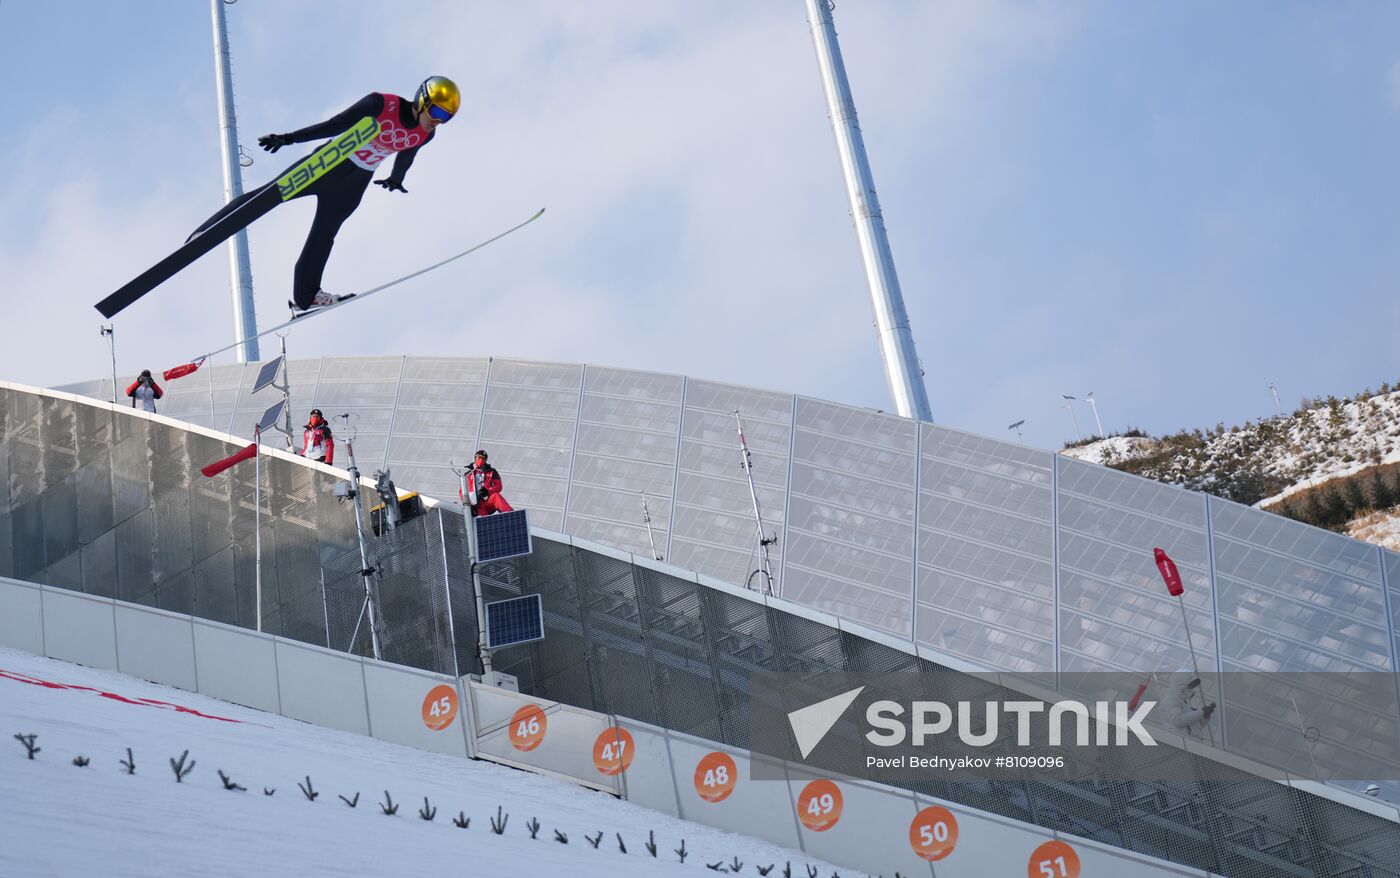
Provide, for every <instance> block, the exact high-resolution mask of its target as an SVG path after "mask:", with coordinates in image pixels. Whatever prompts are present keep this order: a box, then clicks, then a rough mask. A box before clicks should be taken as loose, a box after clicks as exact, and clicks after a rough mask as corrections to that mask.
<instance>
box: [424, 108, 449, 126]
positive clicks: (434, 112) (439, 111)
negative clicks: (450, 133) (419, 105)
mask: <svg viewBox="0 0 1400 878" xmlns="http://www.w3.org/2000/svg"><path fill="white" fill-rule="evenodd" d="M428 116H430V117H431V118H433V119H435V120H437V121H438V122H439V123H441V122H450V121H452V114H451V113H449V112H447V111H446V110H444V109H443V108H442V107H439V106H438V105H437V104H428Z"/></svg>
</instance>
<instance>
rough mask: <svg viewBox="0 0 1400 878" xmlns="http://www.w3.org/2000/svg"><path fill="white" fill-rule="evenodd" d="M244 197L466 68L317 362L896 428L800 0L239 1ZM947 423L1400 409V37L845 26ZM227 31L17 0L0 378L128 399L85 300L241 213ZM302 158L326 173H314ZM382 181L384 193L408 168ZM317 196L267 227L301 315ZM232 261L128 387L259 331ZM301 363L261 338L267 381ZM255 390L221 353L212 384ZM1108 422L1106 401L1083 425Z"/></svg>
mask: <svg viewBox="0 0 1400 878" xmlns="http://www.w3.org/2000/svg"><path fill="white" fill-rule="evenodd" d="M225 9H226V11H227V15H228V22H229V37H230V43H231V54H232V62H233V77H234V85H235V90H236V95H237V112H238V124H239V131H240V135H241V137H240V139H241V142H242V143H243V144H244V149H245V150H246V151H247V152H248V153H249V154H251V156H252V157H253V159H254V163H253V164H252V165H251V166H250V167H248V168H245V169H244V171H243V173H244V182H245V186H246V187H248V188H252V187H254V186H257V185H260V184H262V183H264V182H266V181H267V180H269V179H272V178H273V177H274V176H276V175H277V174H278V172H280V171H281V170H282V169H283V168H284V167H285V166H287V165H289V164H291V162H292V161H294V160H295V159H296V158H297V157H299V156H300V155H302V154H304V153H305V152H309V151H310V150H311V148H312V147H313V146H314V144H307V145H304V146H303V145H298V146H297V147H293V148H292V150H291V151H292V154H291V155H290V156H289V155H288V152H287V151H286V150H284V151H283V152H281V153H279V154H278V155H277V156H270V155H267V154H265V153H263V152H261V151H260V150H259V149H258V148H257V146H256V139H257V137H258V136H259V135H261V134H266V133H270V132H285V131H290V130H294V129H296V128H300V127H303V126H305V125H308V124H311V123H314V122H318V121H321V120H323V119H325V118H327V117H329V116H330V115H332V114H334V113H335V112H338V111H339V110H341V109H344V108H345V107H346V106H348V105H350V104H351V103H353V102H354V101H355V100H356V99H358V98H359V97H361V96H363V95H364V94H366V93H368V92H370V91H390V92H396V93H399V94H409V95H411V94H412V91H413V90H414V89H415V88H416V86H417V84H418V83H419V82H420V81H421V80H422V79H423V78H424V77H425V76H428V75H430V74H443V75H447V76H450V77H452V78H453V79H455V80H456V81H457V82H458V84H459V85H460V86H461V88H462V93H463V107H462V110H461V112H460V113H459V114H458V116H457V118H455V119H454V120H453V121H452V122H450V123H449V124H448V125H447V126H446V127H444V128H442V129H441V130H440V134H439V136H438V137H437V138H435V139H434V141H433V143H432V144H430V145H429V146H428V147H427V148H425V149H424V150H423V151H422V152H421V153H420V154H419V157H418V161H417V162H416V163H415V165H414V167H413V168H412V170H411V171H410V172H409V174H408V177H407V179H406V181H405V185H406V186H407V188H408V190H409V191H408V194H407V195H401V194H394V193H389V192H386V191H383V190H381V189H379V188H377V187H371V190H370V191H368V192H367V193H366V194H365V199H364V203H363V204H362V206H361V207H360V209H359V211H358V212H357V213H356V214H355V215H354V216H353V217H352V218H351V219H350V220H349V221H348V222H347V223H346V225H345V227H344V228H343V229H342V231H341V233H340V236H339V238H338V239H337V242H336V247H335V251H334V252H333V253H332V256H331V260H330V264H329V266H328V268H327V271H326V275H325V287H326V288H327V289H328V290H330V291H332V292H338V293H345V292H353V291H356V290H363V289H366V288H369V287H372V286H376V285H378V284H379V283H382V282H384V281H385V280H388V279H390V278H393V277H396V276H399V275H403V274H407V273H409V272H411V271H415V270H417V269H418V268H421V267H423V266H425V265H427V264H429V263H431V262H435V261H437V260H438V259H441V258H443V257H445V256H448V255H451V254H453V253H456V252H458V251H459V250H462V249H465V248H466V247H468V246H470V245H471V244H473V243H476V242H477V241H479V240H482V239H484V238H487V237H490V236H491V235H493V234H495V233H496V232H498V231H501V230H502V229H504V228H506V227H509V226H511V225H514V224H515V223H517V222H519V221H521V220H523V219H525V218H526V217H528V216H529V215H530V214H531V213H533V212H534V211H535V210H536V209H538V208H540V207H545V208H547V211H548V212H547V213H546V214H545V216H544V218H543V219H541V220H540V221H539V222H537V223H535V224H534V225H532V226H531V227H529V228H527V229H525V230H522V231H521V232H519V233H517V234H516V235H513V236H511V237H510V238H508V239H506V240H504V241H501V242H499V243H497V244H493V245H492V246H491V247H490V248H487V249H486V250H483V251H481V252H479V253H477V254H473V255H472V256H470V257H468V258H467V259H464V260H461V261H459V262H456V263H453V264H452V265H450V266H448V267H445V268H443V269H441V270H439V271H437V272H434V273H432V274H430V275H427V276H425V277H422V278H420V279H416V280H414V281H410V282H409V283H406V284H404V285H402V286H400V287H396V288H394V289H393V290H392V291H388V292H385V293H383V294H381V295H379V296H376V297H375V298H374V299H371V300H369V301H366V302H364V303H362V304H356V305H355V306H354V307H351V308H346V309H342V310H341V311H339V312H338V313H336V314H333V315H326V316H325V317H324V318H318V319H317V320H314V321H311V322H309V323H307V324H306V325H305V326H303V327H297V328H296V329H295V331H294V332H293V333H292V334H291V336H290V337H289V338H288V353H289V355H290V356H291V357H292V358H294V359H296V358H309V357H319V356H323V355H335V356H345V355H357V354H363V355H372V354H404V353H410V354H415V355H422V356H496V357H521V358H527V359H540V360H554V361H560V362H574V363H577V362H586V363H591V364H597V365H603V366H618V367H626V368H637V369H650V370H654V371H659V372H669V373H675V374H686V375H691V376H694V377H698V378H706V379H713V380H719V381H726V382H733V383H738V384H746V385H752V386H757V387H763V388H770V389H777V390H783V391H789V392H796V393H801V394H804V395H809V396H813V397H817V398H822V399H830V400H836V401H839V402H843V403H848V404H852V405H859V406H868V407H870V408H875V409H882V410H893V404H892V402H891V395H890V391H889V387H888V385H887V383H886V379H885V374H884V368H883V365H882V364H881V362H880V359H879V353H878V348H877V340H876V335H875V331H874V328H873V325H872V310H871V305H870V301H869V293H868V290H867V287H866V284H865V278H864V273H863V270H862V266H861V263H860V258H859V252H858V250H857V246H856V238H855V234H854V232H853V229H852V225H851V220H850V212H849V205H848V203H847V201H846V196H845V187H844V183H843V180H842V178H841V173H840V166H839V161H838V156H837V153H836V147H835V140H834V138H833V136H832V131H831V126H830V123H829V121H828V119H827V113H826V105H825V100H824V98H823V95H822V90H821V83H820V79H819V75H818V70H817V66H816V57H815V53H814V51H813V47H812V40H811V35H810V30H809V28H808V25H807V22H806V17H805V8H804V5H803V4H802V3H801V2H798V0H782V2H779V0H766V2H759V3H755V2H751V0H750V2H740V0H712V2H709V3H706V4H702V5H699V6H697V5H696V4H694V3H682V2H672V0H663V2H654V3H636V2H624V0H597V2H590V3H586V4H584V3H564V2H557V0H555V2H548V0H537V2H531V0H519V2H514V3H510V4H501V3H487V2H465V0H455V2H440V3H434V2H412V0H406V2H402V3H399V4H396V5H395V6H394V8H393V9H392V10H391V11H389V12H387V13H386V12H385V11H384V8H383V7H382V4H371V3H362V2H357V0H334V2H332V0H299V2H293V3H272V2H268V0H239V2H237V3H234V4H230V5H226V6H225ZM834 15H835V20H836V25H837V30H838V34H839V39H840V43H841V50H842V53H843V55H844V58H845V62H846V67H847V71H848V73H849V76H850V82H851V88H852V91H853V94H854V98H855V102H856V107H857V110H858V113H859V119H860V123H861V128H862V132H863V135H864V138H865V143H866V147H867V150H868V153H869V158H870V162H871V166H872V169H873V173H874V177H875V182H876V185H877V187H878V191H879V198H880V204H881V207H882V210H883V217H884V222H885V225H886V228H887V229H888V233H889V240H890V245H891V250H892V252H893V255H894V260H895V265H896V268H897V270H898V274H899V278H900V283H901V287H902V289H903V293H904V298H905V303H906V307H907V310H908V313H909V317H910V322H911V326H912V329H913V334H914V339H915V343H916V346H917V349H918V353H919V356H920V359H921V361H922V364H923V367H924V370H925V373H926V377H925V382H926V386H927V389H928V395H929V399H930V403H931V406H932V411H933V416H934V420H935V421H936V422H939V423H942V424H945V425H947V426H950V427H957V428H960V429H965V430H970V431H973V432H976V433H981V434H984V435H988V436H993V437H998V438H1010V439H1014V438H1016V437H1015V434H1014V433H1011V432H1009V431H1008V425H1009V424H1010V423H1012V422H1013V421H1017V420H1021V419H1024V420H1025V425H1024V427H1022V431H1023V434H1024V440H1025V441H1026V442H1027V443H1028V444H1032V445H1035V446H1038V447H1042V448H1058V447H1059V446H1060V445H1061V444H1062V443H1063V442H1065V441H1067V440H1073V439H1074V438H1075V435H1076V433H1075V424H1074V422H1073V421H1072V419H1071V412H1070V411H1066V410H1065V409H1063V408H1061V407H1060V406H1061V405H1062V402H1063V401H1062V400H1061V399H1060V394H1071V395H1074V396H1077V397H1079V398H1080V399H1081V400H1082V399H1083V398H1084V397H1085V396H1086V395H1087V394H1088V393H1089V392H1090V391H1092V392H1093V393H1094V396H1095V399H1096V401H1097V402H1098V413H1099V415H1100V417H1101V419H1102V422H1103V427H1104V430H1105V431H1106V432H1112V431H1118V430H1124V429H1127V428H1129V427H1136V428H1140V429H1143V430H1146V431H1148V432H1150V433H1154V434H1155V433H1163V432H1170V431H1175V430H1177V429H1180V428H1183V427H1185V428H1192V427H1203V428H1204V427H1210V426H1213V425H1215V424H1216V423H1217V422H1224V423H1225V424H1226V425H1229V424H1233V423H1240V424H1242V423H1244V421H1245V420H1246V419H1250V418H1259V417H1262V416H1267V415H1270V414H1272V413H1273V411H1274V402H1273V398H1272V397H1271V395H1270V392H1269V384H1270V383H1271V382H1273V383H1275V384H1276V385H1277V387H1278V392H1279V396H1280V398H1281V400H1282V404H1283V406H1284V408H1285V410H1289V409H1291V408H1293V407H1294V406H1296V405H1297V404H1298V402H1299V401H1300V399H1301V398H1303V397H1304V396H1314V397H1315V396H1326V395H1328V394H1336V395H1338V396H1341V395H1345V394H1351V393H1354V392H1357V391H1360V390H1361V389H1363V388H1365V387H1372V388H1375V387H1378V386H1379V385H1380V384H1381V383H1382V382H1386V381H1389V382H1392V383H1395V382H1396V381H1397V380H1400V354H1397V348H1396V344H1395V339H1396V337H1397V330H1400V297H1398V296H1396V295H1395V280H1394V279H1395V278H1396V277H1397V276H1400V271H1397V269H1400V246H1397V245H1400V240H1398V239H1400V169H1397V163H1396V161H1395V156H1396V155H1397V154H1400V150H1398V149H1397V146H1400V143H1397V140H1400V48H1397V45H1400V42H1397V39H1396V37H1397V35H1400V6H1397V5H1395V4H1388V3H1375V2H1335V3H1329V4H1316V3H1307V2H1286V0H1280V2H1272V0H1271V2H1263V0H1245V2H1239V3H1233V4H1208V3H1204V2H1190V3H1180V2H1169V0H1157V2H1147V0H1144V2H1140V3H1131V4H1125V3H1116V2H1110V0H1104V2H1091V0H1081V2H1070V3H1058V4H1050V3H1023V2H1003V0H968V2H961V0H864V2H861V3H854V2H851V3H847V2H840V3H838V5H837V6H836V9H835V13H834ZM211 34H212V31H211V26H210V9H209V4H207V3H195V2H185V3H171V2H165V3H156V2H146V3H99V2H96V0H81V2H66V3H48V2H37V0H18V2H17V0H7V2H0V81H4V82H5V83H6V84H7V87H8V89H9V92H10V94H11V95H12V96H13V97H12V100H14V101H16V102H17V103H18V104H19V105H20V107H17V108H16V109H18V110H20V112H19V113H18V114H13V115H12V120H13V121H12V126H13V127H11V128H10V129H9V130H8V131H7V133H6V136H4V137H3V138H0V193H3V194H2V195H0V266H2V267H3V268H2V269H0V302H3V303H4V318H3V326H4V328H5V332H4V337H5V343H4V344H3V345H0V378H3V379H5V380H10V381H16V382H20V383H27V384H34V385H40V386H54V385H60V384H64V383H69V382H75V381H81V380H85V379H90V378H96V377H101V376H103V375H106V374H109V373H110V370H111V362H110V357H109V351H108V347H107V341H106V340H105V339H104V338H103V337H102V336H101V334H100V333H99V327H100V326H102V325H103V324H104V321H103V319H102V318H101V316H100V315H99V314H98V313H97V311H95V310H94V309H93V307H92V305H93V304H94V303H95V302H97V301H98V300H99V299H101V298H102V297H104V296H106V295H107V294H108V293H110V292H111V291H113V290H115V289H116V288H117V287H119V286H121V285H122V284H123V283H125V282H126V281H127V280H129V279H131V278H132V277H134V276H135V275H136V274H138V273H139V272H140V271H142V270H144V269H145V268H146V267H148V266H149V265H151V264H153V263H154V262H156V261H158V260H159V259H160V258H161V257H163V256H164V255H166V254H167V253H168V252H169V251H171V250H173V249H174V248H175V247H177V246H178V245H179V244H180V243H181V242H182V241H183V240H184V238H185V237H186V236H187V235H188V234H189V232H190V231H191V230H193V229H194V227H196V226H197V225H198V224H199V223H200V222H202V221H203V220H204V219H205V218H206V217H207V216H208V215H209V214H211V213H213V212H214V210H216V209H217V208H218V207H219V205H220V204H221V203H222V198H223V180H222V176H221V170H220V163H219V162H220V147H219V141H218V135H219V131H218V110H217V103H216V92H215V82H214V56H213V48H212V36H211ZM298 150H300V152H299V151H298ZM381 176H382V175H381ZM313 210H314V206H313V205H312V204H311V203H310V200H309V199H304V200H301V201H298V202H294V203H292V204H288V205H284V206H282V207H280V208H278V209H277V210H276V211H274V212H273V213H272V214H270V215H268V216H267V217H265V218H263V219H262V220H260V221H258V222H257V223H256V224H255V225H254V226H253V227H252V228H251V229H250V232H249V243H250V249H251V253H252V266H253V279H254V287H255V290H256V296H257V309H258V320H259V324H260V325H261V326H263V327H267V326H271V325H272V324H273V323H275V322H280V321H281V320H283V319H285V315H286V314H287V312H286V311H285V310H284V309H285V305H284V302H285V301H286V299H287V298H288V297H289V295H290V284H291V269H292V265H293V263H294V262H295V260H296V255H297V253H298V252H299V251H300V248H301V244H302V242H303V240H304V238H305V235H306V231H307V229H308V227H309V224H310V220H311V215H312V212H313ZM228 266H229V261H228V257H227V255H226V251H225V250H224V249H222V248H221V249H220V250H219V251H216V252H214V253H211V254H209V255H207V256H205V257H204V258H203V259H201V260H200V261H199V262H197V263H196V264H195V265H193V266H191V267H190V268H188V269H186V270H185V271H184V272H182V273H181V274H180V275H178V276H177V277H176V278H174V279H172V280H171V281H169V282H168V283H166V284H165V285H163V286H162V287H160V288H159V289H157V290H156V291H154V292H153V293H151V294H150V295H149V296H147V297H146V298H145V299H143V300H142V301H141V302H139V303H138V304H136V305H134V306H132V307H131V308H129V309H127V310H126V311H125V312H123V313H122V314H120V315H118V317H117V318H116V321H115V327H116V335H115V341H116V354H117V368H118V372H119V374H120V375H121V376H132V375H134V374H135V373H136V372H137V371H139V370H140V369H142V368H150V369H152V370H161V369H165V368H168V367H170V366H173V365H176V364H178V363H182V362H185V361H187V360H188V359H190V358H192V357H194V356H197V355H198V354H200V353H203V352H205V351H209V350H212V349H214V348H217V347H222V346H223V345H225V344H228V343H230V342H231V341H233V340H234V339H233V337H232V336H233V329H232V316H231V315H232V307H231V301H230V300H231V294H230V292H229V268H228ZM274 351H275V339H273V344H267V343H265V345H264V356H265V357H269V358H270V357H271V356H272V355H273V352H274ZM215 362H216V363H219V362H224V363H227V362H232V354H225V355H223V357H221V358H219V359H216V360H215ZM1073 411H1074V413H1075V414H1076V415H1077V417H1078V426H1079V429H1081V430H1083V431H1085V433H1086V434H1087V433H1089V432H1096V431H1097V428H1096V427H1095V425H1094V420H1093V417H1094V415H1093V412H1092V411H1091V410H1090V409H1089V408H1087V407H1086V406H1085V405H1084V404H1083V403H1082V402H1080V403H1077V407H1076V408H1075V409H1074V410H1073Z"/></svg>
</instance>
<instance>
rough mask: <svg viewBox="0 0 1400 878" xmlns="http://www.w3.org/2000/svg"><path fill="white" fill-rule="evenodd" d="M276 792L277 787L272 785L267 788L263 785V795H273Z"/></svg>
mask: <svg viewBox="0 0 1400 878" xmlns="http://www.w3.org/2000/svg"><path fill="white" fill-rule="evenodd" d="M276 792H277V787H273V788H271V789H268V788H267V787H263V795H264V796H271V795H274V794H275V793H276Z"/></svg>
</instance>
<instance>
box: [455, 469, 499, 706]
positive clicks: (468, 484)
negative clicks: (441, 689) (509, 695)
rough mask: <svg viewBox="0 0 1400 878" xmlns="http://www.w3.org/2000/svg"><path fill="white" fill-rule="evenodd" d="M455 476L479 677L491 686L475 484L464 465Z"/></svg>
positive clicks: (492, 683)
mask: <svg viewBox="0 0 1400 878" xmlns="http://www.w3.org/2000/svg"><path fill="white" fill-rule="evenodd" d="M457 478H458V480H459V481H460V482H461V484H462V488H461V494H462V518H463V519H464V520H465V521H466V523H467V555H468V556H469V560H470V561H471V565H472V594H473V595H474V596H475V598H476V649H477V653H478V655H480V656H481V679H482V680H483V681H484V682H485V683H486V684H487V685H488V686H493V685H495V683H494V681H493V676H494V672H493V671H492V670H491V638H490V635H489V633H488V632H487V630H486V597H485V595H484V594H483V593H482V590H481V570H480V567H479V566H478V565H477V563H476V516H475V515H473V514H472V507H474V506H475V505H476V484H475V482H474V480H473V479H472V478H471V477H470V476H469V475H468V474H467V470H466V468H465V467H464V468H463V469H462V471H461V472H459V473H458V474H457Z"/></svg>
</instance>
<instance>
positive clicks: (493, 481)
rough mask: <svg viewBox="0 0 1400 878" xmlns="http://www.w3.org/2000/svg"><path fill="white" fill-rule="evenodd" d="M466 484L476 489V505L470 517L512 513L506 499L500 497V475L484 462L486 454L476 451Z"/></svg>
mask: <svg viewBox="0 0 1400 878" xmlns="http://www.w3.org/2000/svg"><path fill="white" fill-rule="evenodd" d="M467 484H469V485H472V486H474V487H475V488H476V505H475V506H473V507H472V515H473V516H477V515H490V514H491V513H493V512H514V511H515V510H514V509H513V508H512V507H511V505H510V504H509V503H507V502H506V498H505V497H504V496H502V495H501V474H500V473H498V472H496V468H495V467H494V466H492V465H491V464H489V463H487V462H486V452H485V451H484V450H481V451H477V453H476V458H475V460H474V461H473V463H472V468H471V472H470V473H468V478H467Z"/></svg>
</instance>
